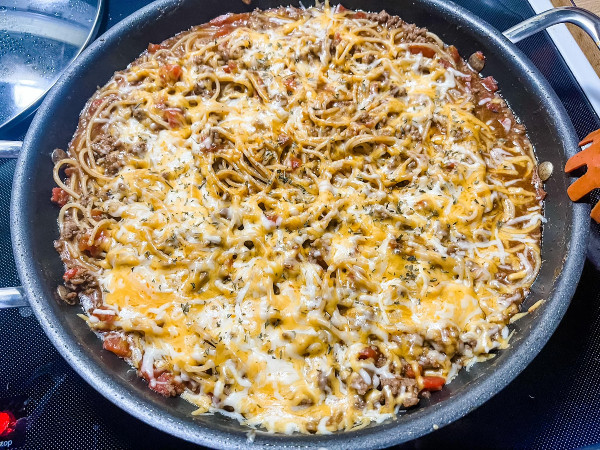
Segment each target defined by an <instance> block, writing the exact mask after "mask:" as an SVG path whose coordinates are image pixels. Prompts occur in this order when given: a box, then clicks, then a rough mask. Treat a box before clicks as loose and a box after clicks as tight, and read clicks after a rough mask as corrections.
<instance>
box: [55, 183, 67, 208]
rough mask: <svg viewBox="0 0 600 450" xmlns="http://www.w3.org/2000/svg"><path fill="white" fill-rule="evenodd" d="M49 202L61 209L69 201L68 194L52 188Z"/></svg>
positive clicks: (61, 189)
mask: <svg viewBox="0 0 600 450" xmlns="http://www.w3.org/2000/svg"><path fill="white" fill-rule="evenodd" d="M50 201H51V202H52V203H56V204H57V205H58V206H60V207H63V206H65V205H66V204H67V202H68V201H69V194H68V193H67V191H65V190H64V189H63V188H59V187H55V188H52V197H50Z"/></svg>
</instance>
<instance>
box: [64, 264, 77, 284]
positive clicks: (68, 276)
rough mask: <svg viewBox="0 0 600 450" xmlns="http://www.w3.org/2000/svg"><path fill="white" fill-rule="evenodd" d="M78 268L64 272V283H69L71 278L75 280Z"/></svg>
mask: <svg viewBox="0 0 600 450" xmlns="http://www.w3.org/2000/svg"><path fill="white" fill-rule="evenodd" d="M79 270H80V269H79V267H73V268H72V269H69V270H67V271H66V272H65V274H64V275H63V279H64V280H65V281H69V280H71V279H73V278H75V276H76V275H77V274H78V273H79Z"/></svg>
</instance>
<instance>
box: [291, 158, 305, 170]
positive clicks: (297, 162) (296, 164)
mask: <svg viewBox="0 0 600 450" xmlns="http://www.w3.org/2000/svg"><path fill="white" fill-rule="evenodd" d="M301 165H302V160H301V159H300V158H296V157H295V156H292V157H290V167H291V168H292V170H296V169H297V168H298V167H300V166H301Z"/></svg>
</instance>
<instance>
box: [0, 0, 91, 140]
mask: <svg viewBox="0 0 600 450" xmlns="http://www.w3.org/2000/svg"><path fill="white" fill-rule="evenodd" d="M102 4H103V0H0V129H2V128H4V127H7V126H8V125H15V124H16V123H18V122H19V121H21V120H22V119H24V118H26V117H27V116H29V115H30V114H31V113H32V112H33V111H35V109H36V108H37V107H38V106H39V104H40V103H41V100H42V98H43V97H44V95H45V94H46V92H47V91H48V90H49V89H50V88H51V87H52V85H53V84H54V83H55V82H56V80H57V79H58V77H59V76H60V74H61V73H62V71H63V70H64V69H65V68H66V67H67V66H68V65H69V64H70V63H71V62H72V61H73V60H74V59H75V58H76V57H77V56H78V55H79V53H81V51H82V50H83V49H84V48H85V46H86V45H87V44H88V43H89V42H90V41H91V40H92V39H93V38H94V36H95V35H96V33H97V31H98V27H99V25H100V20H101V13H102Z"/></svg>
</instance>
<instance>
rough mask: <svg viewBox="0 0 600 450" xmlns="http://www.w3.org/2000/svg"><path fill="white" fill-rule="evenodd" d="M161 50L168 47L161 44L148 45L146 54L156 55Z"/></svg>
mask: <svg viewBox="0 0 600 450" xmlns="http://www.w3.org/2000/svg"><path fill="white" fill-rule="evenodd" d="M163 48H168V47H166V46H164V45H163V44H148V53H156V52H157V51H159V50H161V49H163Z"/></svg>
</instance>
